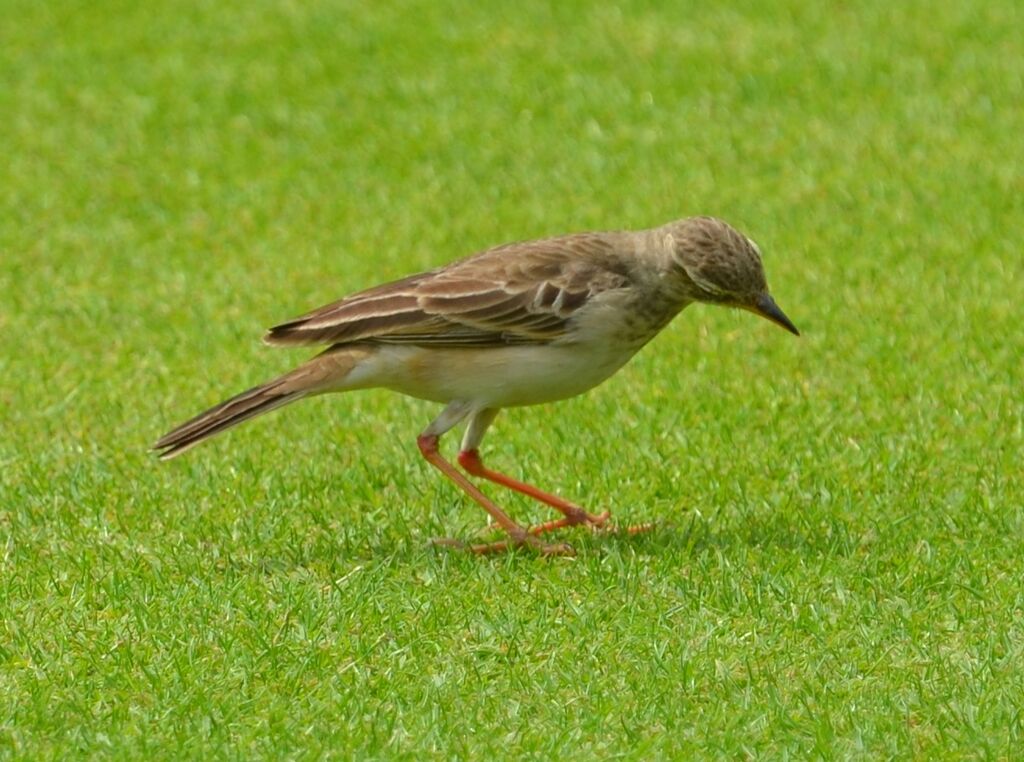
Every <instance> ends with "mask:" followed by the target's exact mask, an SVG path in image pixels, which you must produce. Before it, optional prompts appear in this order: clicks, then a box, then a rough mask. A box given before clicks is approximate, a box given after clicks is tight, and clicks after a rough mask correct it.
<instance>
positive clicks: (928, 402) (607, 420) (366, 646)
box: [0, 0, 1024, 759]
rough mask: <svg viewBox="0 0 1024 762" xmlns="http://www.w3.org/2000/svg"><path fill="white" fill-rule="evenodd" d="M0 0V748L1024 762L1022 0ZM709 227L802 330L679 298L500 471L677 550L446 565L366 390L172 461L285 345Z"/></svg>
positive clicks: (407, 461)
mask: <svg viewBox="0 0 1024 762" xmlns="http://www.w3.org/2000/svg"><path fill="white" fill-rule="evenodd" d="M3 11H4V12H3V14H2V16H3V18H2V20H0V115H2V116H0V154H2V159H0V294H2V300H0V332H2V335H3V344H2V349H0V540H2V542H0V550H2V553H0V621H2V625H0V628H2V629H0V755H2V756H12V757H20V758H34V759H40V758H55V757H65V756H68V755H70V754H75V753H77V754H81V755H89V756H94V755H105V754H109V755H112V756H115V757H136V758H139V757H150V756H153V757H162V758H183V757H187V758H207V759H208V758H212V757H235V758H254V757H278V758H280V757H291V758H314V757H318V756H324V755H332V756H337V757H341V758H365V757H376V758H383V757H396V756H406V757H408V758H413V757H415V758H422V757H423V756H432V757H437V758H441V757H451V756H461V757H474V756H482V755H483V754H484V753H485V752H490V753H492V754H497V755H499V756H508V757H511V756H519V755H534V756H547V755H553V754H558V755H561V756H565V757H569V756H571V755H575V756H576V757H578V758H585V757H587V756H591V755H594V756H597V755H601V756H613V755H616V756H621V757H625V758H636V759H639V758H653V757H662V758H665V757H671V756H719V755H722V756H728V757H733V758H736V757H740V758H742V757H747V756H753V757H759V756H768V757H780V756H786V755H793V756H798V757H803V756H808V755H824V756H828V757H864V758H878V757H884V756H889V755H892V756H897V757H906V756H917V757H920V758H926V757H927V758H931V757H933V756H935V755H936V754H942V755H948V756H952V757H981V758H999V757H1002V758H1010V757H1014V756H1016V755H1017V754H1019V751H1020V748H1022V747H1021V744H1022V743H1024V729H1022V710H1024V667H1022V664H1024V593H1022V590H1024V588H1022V577H1024V564H1022V552H1021V551H1022V543H1024V506H1022V502H1024V500H1022V498H1024V479H1022V476H1021V467H1020V455H1021V449H1022V445H1024V422H1022V412H1024V404H1022V393H1021V372H1022V370H1024V367H1022V357H1024V333H1022V331H1021V327H1020V314H1021V297H1022V293H1024V291H1022V283H1024V280H1022V278H1024V267H1022V262H1024V259H1022V250H1021V243H1022V234H1021V231H1022V229H1024V182H1022V179H1021V178H1022V174H1021V148H1022V143H1021V135H1024V108H1022V105H1021V104H1022V103H1024V37H1022V36H1021V34H1020V30H1021V29H1022V28H1024V6H1021V4H1020V3H1018V2H1014V1H1013V0H998V1H989V2H982V1H981V0H978V1H976V2H967V1H963V2H952V1H951V2H940V3H933V2H923V1H922V2H917V1H912V2H905V3H893V2H873V1H869V2H864V3H854V4H836V5H834V6H833V5H832V4H826V3H813V2H796V1H795V0H784V1H783V2H779V3H771V4H768V3H760V2H754V1H753V0H749V1H748V2H739V1H737V2H729V3H713V4H709V3H700V2H682V3H664V4H659V3H654V2H640V1H639V0H627V1H626V2H621V3H618V4H616V5H614V6H612V5H604V4H593V5H591V4H584V3H574V2H561V3H557V4H555V3H543V2H533V1H532V0H524V2H518V3H515V4H510V5H500V6H499V5H498V4H470V3H447V2H397V3H373V4H371V3H355V2H323V3H299V2H291V1H290V0H289V1H281V2H277V1H275V2H259V1H257V2H240V1H236V0H229V1H227V2H218V3H213V2H149V3H128V2H108V1H103V2H91V3H83V2H53V3H38V2H28V1H27V0H6V1H5V2H4V3H3ZM696 213H704V214H715V215H718V216H721V217H723V218H725V219H727V220H729V221H730V222H732V223H734V224H735V225H737V226H738V227H740V228H741V229H742V230H744V232H746V233H748V234H749V235H750V236H751V237H753V238H754V239H755V240H757V241H758V242H759V244H760V245H761V247H762V249H763V250H764V252H765V260H766V267H767V270H768V277H769V282H770V283H771V284H772V287H773V290H774V292H775V295H776V297H777V299H778V301H779V303H780V304H781V305H782V306H783V308H784V309H785V310H786V311H787V313H788V314H789V315H790V316H791V317H792V318H793V320H794V321H795V322H796V324H797V325H798V326H799V327H800V328H801V329H802V330H803V332H804V336H803V338H801V339H800V340H796V339H794V338H793V337H791V336H789V335H787V334H786V333H784V332H783V331H780V330H778V329H777V328H775V327H773V326H771V325H770V324H768V323H767V322H766V321H759V320H757V319H755V318H754V317H752V316H750V315H748V314H746V313H731V312H726V311H722V310H714V309H711V308H706V307H692V308H690V309H688V310H687V311H685V312H684V313H683V314H682V315H681V316H680V317H679V318H678V319H677V320H676V321H675V322H674V323H673V324H672V325H671V326H670V327H669V328H668V329H667V330H666V331H665V332H664V333H663V334H662V335H661V336H660V337H659V338H658V339H657V340H656V341H654V342H653V343H652V344H651V345H650V346H648V347H647V348H646V349H645V350H644V352H642V353H641V355H640V356H638V357H637V358H636V359H635V360H634V362H633V363H632V364H631V365H630V366H628V367H627V368H626V369H625V370H624V371H623V372H621V373H620V374H619V375H618V376H616V377H615V378H614V379H612V380H611V381H610V382H608V383H607V384H605V385H604V386H602V387H601V388H599V389H597V390H595V391H594V392H592V393H590V394H589V395H587V396H585V397H583V398H579V399H575V400H572V401H569V402H565V403H561V404H559V405H557V406H551V407H547V408H532V409H523V410H514V411H508V412H506V413H505V414H503V416H502V417H501V418H499V420H498V423H497V425H496V428H495V430H494V432H493V433H492V435H491V436H490V438H489V439H488V442H487V446H486V455H487V456H488V458H489V460H490V461H491V462H492V463H493V464H494V465H495V466H497V467H500V468H503V469H505V470H509V471H512V472H513V473H519V474H521V475H522V476H523V477H524V478H526V479H528V480H532V481H535V482H536V483H538V484H540V485H542V486H547V487H549V488H554V489H556V490H558V491H561V492H563V493H565V494H566V495H567V496H570V497H574V498H577V499H579V500H580V501H581V502H583V503H584V504H585V505H587V506H590V507H592V508H594V509H601V508H604V507H609V508H611V509H612V510H613V511H614V514H615V515H616V516H617V518H618V520H619V521H621V522H627V523H628V522H645V521H652V520H657V521H659V522H660V523H659V526H658V528H657V529H656V530H655V531H654V532H652V533H650V534H649V535H646V536H642V537H636V538H622V537H598V536H588V535H587V534H586V533H584V532H579V533H574V532H566V533H565V534H564V539H566V540H569V541H571V542H572V543H573V544H574V545H575V547H576V548H577V551H578V556H577V558H575V559H572V560H569V559H541V558H537V557H535V556H533V555H531V554H529V553H519V554H513V555H509V556H506V557H497V558H487V559H481V558H474V557H468V556H465V555H461V554H459V553H450V552H439V551H437V550H435V549H433V548H431V547H430V546H429V544H428V539H429V538H430V537H432V536H435V535H456V536H468V535H470V534H472V533H473V532H474V531H475V530H476V529H477V528H479V526H480V525H482V523H483V520H484V515H483V512H482V511H481V510H479V508H477V507H476V506H474V505H472V504H470V503H468V502H467V500H465V499H464V498H463V497H461V496H460V495H459V494H457V493H456V492H455V490H454V489H453V488H452V487H451V485H449V484H447V483H445V482H444V481H443V480H442V479H440V478H439V476H438V475H437V474H435V473H434V472H433V471H431V470H430V469H429V467H428V466H427V465H425V464H424V463H423V462H422V461H421V459H420V458H419V455H418V452H417V450H416V446H415V442H414V438H415V435H416V433H417V432H418V431H419V430H420V429H421V428H422V427H423V426H424V425H425V424H426V422H427V421H428V420H429V419H430V418H431V416H432V415H434V413H435V412H436V407H435V406H432V405H429V404H427V403H421V402H416V401H412V400H407V399H404V398H400V397H398V396H396V395H392V394H389V393H386V392H364V393H359V394H352V395H348V396H343V397H341V396H339V397H332V398H321V399H317V400H313V401H308V402H304V403H302V404H300V405H297V406H295V407H292V408H289V409H288V410H286V411H285V412H283V413H281V414H278V415H275V416H272V417H268V418H267V419H263V420H261V421H259V422H258V423H255V424H251V425H249V426H247V427H245V428H242V429H239V430H237V431H235V432H232V433H231V434H230V435H227V436H225V437H224V438H222V439H219V440H215V441H214V442H212V443H210V444H208V445H206V446H204V447H202V448H200V449H198V450H196V451H194V452H193V453H190V454H189V455H188V456H186V457H184V458H182V459H180V460H178V461H175V462H172V463H169V464H160V463H157V462H156V461H155V460H154V459H153V458H152V457H151V455H150V454H149V453H148V452H147V447H148V445H149V444H151V442H152V441H153V440H154V439H155V438H156V437H157V436H158V435H159V434H161V433H163V432H164V431H165V430H166V429H168V428H169V427H170V426H171V425H172V424H175V423H178V422H179V421H180V420H182V419H183V418H185V417H188V416H190V415H192V414H193V413H195V412H198V411H199V410H200V409H202V408H204V407H205V406H207V405H209V404H212V403H214V402H216V401H219V400H220V399H221V398H223V397H225V396H228V395H229V394H232V393H234V392H236V391H239V390H240V389H242V388H245V387H247V386H249V385H252V384H254V383H256V382H259V381H262V380H265V379H266V378H269V377H270V376H271V375H273V374H275V373H277V372H279V371H281V370H283V369H285V368H288V367H290V366H291V365H292V364H294V363H296V362H298V361H299V360H301V359H303V358H304V357H306V356H307V353H304V352H302V351H299V352H297V353H296V352H288V351H280V350H271V349H268V348H265V347H263V346H261V345H260V343H259V337H260V334H261V332H262V330H263V329H264V328H265V327H267V326H269V325H271V324H273V323H275V322H278V321H280V320H282V319H285V318H289V317H292V316H294V315H296V314H299V313H302V312H305V311H306V310H308V309H311V308H313V307H315V306H317V305H319V304H322V303H324V302H327V301H330V300H333V299H335V298H337V297H339V296H341V295H343V294H345V293H347V292H350V291H353V290H356V289H359V288H362V287H365V286H368V285H372V284H374V283H377V282H380V281H383V280H387V279H391V278H395V277H399V276H402V275H405V274H407V273H408V272H410V271H413V270H416V269H420V268H427V267H432V266H435V265H438V264H441V263H443V262H446V261H448V260H450V259H453V258H455V257H457V256H462V255H464V254H467V253H470V252H472V251H475V250H478V249H480V248H483V247H486V246H488V245H491V244H495V243H499V242H503V241H507V240H515V239H523V238H532V237H540V236H543V235H549V234H555V233H561V232H569V231H573V230H581V229H588V228H631V227H648V226H653V225H657V224H661V223H663V222H665V221H668V220H670V219H674V218H677V217H681V216H685V215H688V214H696ZM447 444H448V447H449V448H454V446H455V442H454V438H449V441H448V443H447ZM501 499H502V501H504V503H505V505H506V506H507V507H508V508H509V510H510V511H511V512H512V513H513V514H514V515H516V516H518V517H520V518H522V519H523V520H531V521H536V520H541V519H542V518H546V517H547V514H546V513H545V512H544V511H543V510H540V509H538V507H536V506H534V505H530V504H528V503H526V502H525V501H522V500H520V499H518V498H513V497H510V496H507V495H501Z"/></svg>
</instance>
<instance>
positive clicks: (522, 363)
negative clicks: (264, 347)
mask: <svg viewBox="0 0 1024 762" xmlns="http://www.w3.org/2000/svg"><path fill="white" fill-rule="evenodd" d="M693 303H705V304H713V305H719V306H725V307H734V308H739V309H743V310H747V311H749V312H752V313H754V314H756V315H759V316H761V317H763V318H767V319H768V320H770V321H772V322H773V323H775V324H777V325H779V326H781V327H782V328H784V329H786V330H787V331H789V332H790V333H792V334H794V335H796V336H799V335H800V332H799V331H798V330H797V328H796V326H795V325H794V324H793V323H792V321H791V320H790V319H789V318H788V317H787V316H786V314H785V313H784V312H783V311H782V309H781V308H780V307H779V306H778V304H777V303H776V302H775V300H774V298H773V297H772V295H771V294H770V292H769V290H768V285H767V281H766V279H765V274H764V268H763V265H762V256H761V250H760V249H759V248H758V246H757V244H756V243H754V241H753V240H751V239H750V238H748V237H747V236H746V235H744V234H742V233H740V232H739V231H738V230H736V229H735V228H734V227H732V226H731V225H729V224H728V223H726V222H724V221H722V220H720V219H718V218H715V217H709V216H696V217H687V218H684V219H680V220H676V221H673V222H669V223H667V224H664V225H661V226H658V227H654V228H650V229H645V230H633V231H610V232H584V233H574V234H569V235H562V236H556V237H551V238H544V239H540V240H532V241H523V242H518V243H508V244H503V245H500V246H495V247H493V248H489V249H486V250H484V251H481V252H478V253H476V254H473V255H471V256H468V257H466V258H463V259H460V260H457V261H454V262H451V263H450V264H447V265H444V266H441V267H438V268H436V269H433V270H429V271H426V272H421V273H417V274H414V275H410V276H408V277H405V278H401V279H399V280H395V281H392V282H389V283H385V284H383V285H380V286H376V287H374V288H369V289H367V290H364V291H359V292H357V293H354V294H352V295H351V296H347V297H345V298H343V299H340V300H338V301H335V302H332V303H330V304H327V305H325V306H323V307H320V308H318V309H316V310H313V311H312V312H309V313H307V314H305V315H302V316H300V317H297V318H294V319H292V320H289V321H287V322H285V323H281V324H279V325H276V326H274V327H273V328H271V329H270V330H269V331H268V332H267V333H266V334H265V336H264V337H263V338H264V342H265V343H267V344H269V345H271V346H276V347H309V346H317V347H325V348H324V349H323V351H321V352H320V353H319V354H317V355H315V356H314V357H312V358H311V359H310V360H308V361H306V362H305V363H303V364H301V365H299V366H298V367H296V368H295V369H294V370H292V371H290V372H288V373H285V374H284V375H281V376H279V377H277V378H275V379H273V380H271V381H268V382H266V383H264V384H261V385H259V386H256V387H254V388H252V389H249V390H247V391H244V392H242V393H241V394H238V395H236V396H234V397H231V398H230V399H227V400H225V401H224V402H221V403H220V404H218V405H215V406H214V407H212V408H210V409H209V410H206V411H205V412H203V413H200V414H199V415H197V416H195V417H194V418H192V419H190V420H188V421H186V422H185V423H183V424H181V425H180V426H178V427H176V428H174V429H173V430H171V431H170V432H168V433H167V434H165V435H164V436H163V437H161V438H160V439H159V440H158V441H157V442H156V443H155V444H154V445H153V449H154V450H156V451H157V452H158V454H159V457H160V458H161V459H169V458H174V457H176V456H178V455H181V454H182V453H184V452H185V451H187V450H189V449H191V448H192V447H194V446H195V445H197V444H199V443H200V442H202V441H204V440H206V439H208V438H210V437H212V436H214V435H215V434H220V433H221V432H223V431H225V430H227V429H230V428H232V427H234V426H237V425H238V424H240V423H242V422H244V421H248V420H250V419H252V418H255V417H256V416H259V415H263V414H264V413H268V412H270V411H272V410H276V409H277V408H280V407H283V406H285V405H288V404H291V403H293V402H296V401H298V400H300V399H304V398H306V397H312V396H314V395H319V394H325V393H332V392H347V391H353V390H357V389H367V388H380V387H383V388H386V389H390V390H393V391H395V392H399V393H401V394H405V395H408V396H410V397H415V398H419V399H424V400H429V401H432V402H436V403H441V404H443V405H444V407H443V409H442V410H441V412H440V414H439V415H437V417H435V418H434V419H433V420H432V421H431V422H430V423H429V424H428V425H427V426H426V428H425V429H423V430H422V431H421V432H420V433H419V435H418V437H417V439H416V443H417V446H418V448H419V451H420V453H421V454H422V456H423V458H425V459H426V461H427V462H428V463H429V464H430V465H431V466H433V467H434V468H436V469H437V470H438V471H440V472H441V473H442V474H443V475H444V476H445V477H447V478H448V479H449V480H451V481H452V482H453V483H454V484H455V485H456V486H457V487H459V488H460V489H461V490H462V491H463V492H465V493H466V494H467V495H468V496H469V497H470V498H472V499H473V500H474V501H476V502H477V503H478V504H479V505H480V506H481V507H482V508H483V509H484V510H485V511H486V512H487V513H488V514H489V516H490V519H491V521H492V522H493V523H494V524H497V526H498V527H500V528H501V529H503V530H504V531H505V534H506V536H505V538H504V539H502V540H498V541H493V542H485V543H464V542H462V541H459V540H452V539H438V540H435V542H437V543H438V544H440V545H452V546H456V547H460V548H465V549H468V550H471V551H473V552H475V553H481V554H482V553H489V552H498V551H505V550H509V549H513V548H519V547H527V548H532V549H534V550H535V551H537V552H539V553H541V554H544V555H571V554H573V553H574V551H573V548H572V546H571V545H569V544H568V543H563V542H547V541H546V540H545V539H544V537H543V536H544V535H546V534H547V533H548V532H550V531H553V530H556V529H559V528H562V527H569V526H576V525H586V526H589V527H591V528H593V529H601V528H605V529H607V528H608V527H607V526H606V522H607V521H608V519H609V515H610V514H609V512H608V511H603V512H602V513H600V514H594V513H590V512H589V511H587V510H586V509H584V508H583V507H582V506H580V505H577V504H576V503H574V502H571V501H569V500H566V499H563V498H561V497H559V496H557V495H555V494H552V493H549V492H546V491H544V490H541V489H539V488H537V487H535V486H533V485H530V484H527V483H525V482H522V481H519V480H518V479H515V478H513V477H511V476H508V475H506V474H503V473H500V472H498V471H494V470H492V469H490V468H488V467H487V466H486V465H485V464H484V461H483V459H482V457H481V455H480V445H481V442H482V441H483V439H484V435H485V434H486V433H487V430H488V428H489V427H490V425H491V424H492V423H493V422H494V420H495V417H496V416H497V415H498V412H499V411H500V410H501V409H502V408H507V407H519V406H526V405H536V404H541V403H548V402H554V401H558V400H562V399H567V398H569V397H574V396H576V395H579V394H582V393H584V392H586V391H588V390H590V389H591V388H593V387H595V386H597V385H598V384H600V383H602V382H603V381H605V380H606V379H608V378H609V377H610V376H611V375H612V374H614V373H615V372H616V371H618V370H619V369H620V368H621V367H622V366H623V365H625V364H626V362H627V361H628V360H629V359H630V358H632V357H633V355H635V354H636V353H637V352H638V351H639V350H640V349H641V348H642V347H643V346H644V345H645V344H647V343H648V342H649V341H650V340H651V339H653V338H654V337H655V336H656V335H657V334H658V333H659V331H661V330H662V329H663V328H664V327H665V326H666V325H667V324H668V323H669V322H670V321H671V320H672V319H673V318H674V317H675V316H676V315H677V314H679V312H681V311H682V310H683V309H684V308H685V307H687V306H688V305H690V304H693ZM463 421H467V423H466V426H465V431H464V434H463V436H462V443H461V446H460V448H459V452H458V456H457V462H458V464H459V465H460V466H461V467H462V469H463V471H464V472H465V473H463V472H462V471H460V470H459V469H458V468H457V467H456V466H455V464H454V463H452V462H451V461H450V460H448V459H446V458H445V457H444V455H443V454H442V452H441V449H440V440H441V437H442V436H443V435H445V434H446V433H447V432H449V431H450V430H451V429H453V428H454V427H455V426H457V425H459V424H460V423H462V422H463ZM470 476H472V477H477V478H479V479H483V480H485V481H490V482H493V483H495V484H497V485H499V486H501V487H505V488H508V489H510V490H513V491H515V492H519V493H522V494H524V495H527V496H528V497H530V498H533V499H535V500H537V501H539V502H541V503H544V504H546V505H548V506H550V507H551V508H554V509H556V510H557V511H558V512H559V513H560V514H561V517H560V518H557V519H555V520H552V521H548V522H545V523H542V524H538V525H535V526H532V527H527V526H523V525H522V524H520V523H517V522H516V521H515V520H514V519H513V518H512V517H511V516H509V515H508V513H506V512H505V510H503V509H502V508H501V507H500V506H499V505H498V504H497V503H496V502H495V501H493V500H492V499H491V498H489V497H488V496H487V495H485V494H484V493H483V491H481V490H480V488H479V487H478V486H477V485H476V484H475V483H474V482H473V481H471V480H470V478H469V477H470Z"/></svg>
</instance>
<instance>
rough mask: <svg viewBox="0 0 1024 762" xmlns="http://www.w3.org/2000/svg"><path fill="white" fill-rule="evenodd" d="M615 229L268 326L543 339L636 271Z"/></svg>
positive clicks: (365, 336)
mask: <svg viewBox="0 0 1024 762" xmlns="http://www.w3.org/2000/svg"><path fill="white" fill-rule="evenodd" d="M614 235H615V234H600V233H587V234H579V235H571V236H563V237H560V238H551V239H547V240H542V241H532V242H527V243H519V244H507V245H505V246H499V247H497V248H494V249H489V250H487V251H484V252H481V253H480V254H476V255H474V256H472V257H469V258H467V259H463V260H460V261H458V262H454V263H452V264H451V265H448V266H447V267H443V268H440V269H437V270H431V271H429V272H425V273H419V274H416V275H412V276H409V277H407V278H403V279H402V280H398V281H394V282H392V283H386V284H384V285H382V286H377V287H375V288H371V289H367V290H366V291H361V292H359V293H356V294H353V295H351V296H349V297H346V298H344V299H341V300H339V301H336V302H333V303H332V304H328V305H326V306H324V307H321V308H319V309H317V310H314V311H312V312H310V313H307V314H306V315H303V316H301V317H298V318H295V319H294V320H290V321H288V322H286V323H282V324H280V325H278V326H275V327H274V328H271V329H270V331H269V332H268V333H267V335H266V337H265V341H267V343H269V344H275V345H293V346H294V345H307V344H340V343H349V342H356V341H371V342H381V343H389V344H393V343H398V344H401V343H406V344H424V345H428V344H429V345H432V346H438V345H442V346H444V345H448V346H491V345H495V344H523V343H547V342H550V341H555V340H557V339H559V338H562V337H564V336H565V334H566V331H567V329H568V326H569V324H570V322H571V321H572V319H573V317H574V316H575V315H576V314H577V313H578V312H579V311H580V310H582V309H584V308H585V307H586V305H587V304H588V302H589V301H590V300H591V299H593V298H594V297H595V296H597V295H598V294H600V293H602V292H604V291H608V290H611V289H618V288H623V287H624V286H626V285H628V284H629V282H630V274H629V272H628V269H627V267H626V265H625V262H624V260H623V258H622V257H620V256H616V255H615V247H614V244H613V236H614Z"/></svg>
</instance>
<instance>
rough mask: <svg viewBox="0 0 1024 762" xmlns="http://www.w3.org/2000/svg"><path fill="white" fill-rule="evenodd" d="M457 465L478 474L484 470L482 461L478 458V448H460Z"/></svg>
mask: <svg viewBox="0 0 1024 762" xmlns="http://www.w3.org/2000/svg"><path fill="white" fill-rule="evenodd" d="M459 465H460V466H462V467H463V468H464V469H466V470H467V471H469V473H471V474H479V473H482V472H483V470H484V462H483V461H482V460H480V451H479V450H462V451H461V452H460V453H459Z"/></svg>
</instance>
